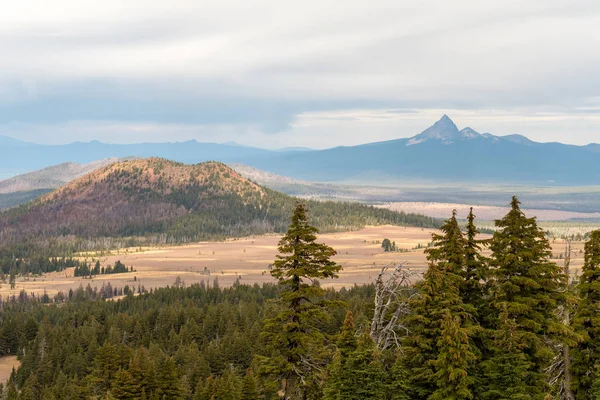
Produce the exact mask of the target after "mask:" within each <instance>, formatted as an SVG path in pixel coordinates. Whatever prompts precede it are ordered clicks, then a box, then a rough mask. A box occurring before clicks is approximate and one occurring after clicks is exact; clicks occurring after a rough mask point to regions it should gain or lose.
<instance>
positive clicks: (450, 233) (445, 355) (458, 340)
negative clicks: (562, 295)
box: [406, 211, 479, 400]
mask: <svg viewBox="0 0 600 400" xmlns="http://www.w3.org/2000/svg"><path fill="white" fill-rule="evenodd" d="M441 230H442V235H438V234H435V235H433V241H434V245H435V247H433V248H431V249H428V250H427V251H426V252H427V258H428V260H429V262H430V264H429V268H428V270H427V272H426V273H425V275H424V277H423V280H422V281H421V282H419V283H418V284H417V288H418V289H419V291H420V297H419V298H417V299H416V300H415V301H413V302H412V308H413V311H414V314H413V317H412V320H411V328H412V335H411V336H409V338H408V339H407V343H406V344H407V347H406V354H407V363H408V367H409V368H410V369H411V372H412V375H411V378H412V383H413V389H414V393H413V398H415V399H432V400H438V399H440V400H441V399H453V400H459V399H471V398H472V397H473V395H472V388H471V386H472V384H473V377H472V376H471V375H470V369H471V368H472V366H473V363H474V362H475V359H476V355H475V354H476V352H475V349H474V348H473V345H472V341H471V337H473V336H474V335H475V333H476V332H477V331H478V330H479V327H478V326H477V325H476V324H474V319H473V315H472V307H470V306H468V305H466V304H465V303H463V301H462V298H461V292H462V290H464V288H465V279H464V271H465V264H466V255H465V248H466V240H465V238H464V236H463V234H462V232H461V230H460V226H459V225H458V221H457V220H456V211H454V212H453V214H452V217H451V218H450V219H449V220H447V221H446V222H445V223H444V225H443V226H442V228H441Z"/></svg>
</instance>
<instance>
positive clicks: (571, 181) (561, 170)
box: [0, 115, 600, 186]
mask: <svg viewBox="0 0 600 400" xmlns="http://www.w3.org/2000/svg"><path fill="white" fill-rule="evenodd" d="M0 150H1V152H2V153H1V155H2V157H0V172H1V171H2V170H3V169H4V170H5V171H8V170H10V171H15V170H17V171H23V172H25V171H33V170H36V169H40V168H44V167H48V166H51V165H55V164H60V163H64V162H74V163H84V164H85V163H89V162H92V161H95V160H99V159H105V158H111V157H118V158H123V157H132V156H134V157H153V156H156V157H164V158H168V159H172V160H176V161H179V162H183V163H188V164H192V163H199V162H203V161H208V160H216V161H221V162H224V163H238V164H245V165H249V166H252V167H255V168H259V169H261V170H264V171H268V172H272V173H275V174H278V175H283V176H288V177H291V178H294V179H300V180H308V181H319V182H357V183H369V184H372V183H375V182H386V181H388V182H389V181H392V182H398V181H399V180H402V181H413V182H415V181H421V180H425V181H428V182H435V181H437V182H442V181H443V182H478V183H511V184H536V185H545V184H552V185H564V186H569V185H571V186H572V185H600V145H599V144H590V145H587V146H574V145H566V144H561V143H537V142H534V141H532V140H530V139H528V138H526V137H525V136H521V135H508V136H495V135H492V134H489V133H483V134H481V133H478V132H477V131H475V130H474V129H471V128H468V127H467V128H464V129H461V130H459V129H458V128H457V126H456V125H455V124H454V122H452V120H451V119H450V118H449V117H448V116H446V115H444V116H443V117H442V118H441V119H440V120H439V121H437V122H436V123H435V124H434V125H433V126H431V127H429V128H427V129H426V130H425V131H423V132H422V133H420V134H418V135H416V136H413V137H412V138H406V139H397V140H391V141H385V142H377V143H369V144H364V145H359V146H348V147H345V146H340V147H335V148H331V149H327V150H311V149H304V148H288V149H282V150H277V151H271V150H264V149H259V148H253V147H244V146H239V145H237V144H215V143H199V142H196V141H189V142H181V143H142V144H134V145H111V144H105V143H101V142H97V141H94V142H89V143H81V142H78V143H72V144H68V145H61V146H44V145H38V144H32V143H27V142H20V141H18V140H15V139H11V138H0Z"/></svg>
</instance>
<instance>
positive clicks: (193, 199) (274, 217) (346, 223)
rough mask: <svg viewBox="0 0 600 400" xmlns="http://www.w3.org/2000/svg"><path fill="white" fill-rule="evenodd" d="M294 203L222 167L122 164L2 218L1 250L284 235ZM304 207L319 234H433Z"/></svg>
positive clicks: (338, 206) (356, 213)
mask: <svg viewBox="0 0 600 400" xmlns="http://www.w3.org/2000/svg"><path fill="white" fill-rule="evenodd" d="M296 202H297V199H295V198H293V197H290V196H287V195H285V194H282V193H279V192H276V191H273V190H270V189H267V188H264V187H261V186H258V185H256V184H254V183H252V182H250V181H248V180H247V179H245V178H243V177H241V176H240V175H238V174H237V173H236V172H235V171H233V170H232V169H230V168H228V167H227V166H225V165H224V164H220V163H214V162H213V163H202V164H198V165H183V164H178V163H173V162H170V161H167V160H162V159H148V160H134V161H127V162H123V163H117V164H114V165H112V166H109V167H107V168H105V169H103V170H100V171H97V172H94V173H92V174H91V175H88V176H86V177H84V178H82V179H80V180H78V181H76V182H74V183H72V184H70V185H67V186H66V187H64V188H61V189H59V190H57V191H56V192H53V193H51V194H49V195H46V196H44V197H43V198H42V199H40V200H38V201H35V202H33V203H30V204H27V205H24V206H21V207H19V208H16V209H12V210H9V211H6V212H4V213H3V214H1V215H0V247H3V248H4V250H2V251H4V252H5V253H8V254H10V255H16V256H18V257H28V256H30V254H31V253H37V252H39V251H42V250H48V249H50V254H51V255H53V254H54V255H55V254H68V253H69V252H74V251H83V250H101V249H108V248H114V247H121V246H139V245H143V244H176V243H184V242H189V241H198V240H212V239H223V238H227V237H240V236H246V235H251V234H262V233H267V232H284V231H285V229H286V228H287V225H288V217H289V215H290V213H291V212H292V210H293V208H294V206H295V204H296ZM307 204H308V206H309V207H310V208H311V211H312V219H313V223H314V224H315V226H317V227H318V228H320V229H321V230H322V231H343V230H353V229H359V228H361V227H364V226H365V225H379V224H395V225H405V226H418V227H429V228H431V227H438V226H439V223H438V221H437V220H435V219H433V218H429V217H425V216H422V215H417V214H405V213H397V212H393V211H389V210H384V209H380V208H375V207H371V206H367V205H363V204H358V203H347V202H331V201H329V202H319V201H308V202H307ZM0 250H1V249H0Z"/></svg>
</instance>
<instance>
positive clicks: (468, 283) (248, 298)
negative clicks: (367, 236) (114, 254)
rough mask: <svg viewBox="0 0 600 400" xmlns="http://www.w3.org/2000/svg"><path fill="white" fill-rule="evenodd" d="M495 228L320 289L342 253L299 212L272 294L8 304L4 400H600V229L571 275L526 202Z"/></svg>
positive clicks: (3, 326)
mask: <svg viewBox="0 0 600 400" xmlns="http://www.w3.org/2000/svg"><path fill="white" fill-rule="evenodd" d="M496 228H497V229H496V231H495V233H494V234H493V236H492V238H491V239H486V240H481V239H479V232H478V229H477V226H476V219H475V216H474V215H473V213H472V212H471V214H470V215H469V217H468V220H467V224H466V226H461V225H460V224H459V221H458V220H457V218H456V215H455V214H454V215H452V216H450V218H449V219H448V220H446V221H445V222H444V224H443V226H442V227H441V230H440V231H439V234H435V235H434V236H433V238H432V243H433V244H432V246H430V247H429V248H427V250H426V254H427V259H428V262H429V266H428V269H427V271H426V272H425V273H424V274H423V275H422V276H418V275H417V274H416V273H415V272H414V271H411V270H410V269H409V268H407V267H406V266H404V265H388V266H386V267H385V268H383V269H382V271H381V273H380V275H379V276H378V278H377V280H376V281H375V282H373V283H372V284H369V285H361V286H354V287H349V288H343V289H341V290H333V289H324V288H322V287H321V283H322V282H324V281H326V280H335V279H336V277H337V276H338V274H339V273H340V270H341V267H340V266H339V265H337V264H336V263H335V262H334V261H333V257H334V256H335V254H336V250H335V249H333V248H331V247H329V246H327V245H325V244H322V243H320V242H319V240H318V230H317V229H316V228H315V227H313V226H312V225H311V224H310V220H309V210H308V209H307V207H306V206H305V205H303V204H298V205H297V206H296V208H295V210H294V212H293V214H292V217H291V223H290V225H289V229H288V231H287V233H286V234H285V235H284V236H283V237H282V239H281V240H280V242H279V247H278V251H279V255H278V256H277V259H276V260H275V261H274V263H273V268H272V270H271V274H272V276H273V277H274V278H275V283H268V284H263V285H262V286H259V285H257V284H255V285H253V286H251V285H245V284H242V283H241V282H238V283H236V284H235V285H234V286H233V287H228V288H225V287H220V286H219V282H218V278H215V279H214V280H212V281H209V282H207V283H206V284H194V285H191V286H189V287H185V286H184V285H180V284H176V285H173V286H170V287H166V288H160V289H152V290H149V291H147V290H145V289H144V290H138V291H136V290H135V287H134V288H133V290H131V289H129V288H127V289H126V290H125V291H124V292H122V291H121V292H119V294H121V293H122V294H123V296H122V297H121V298H120V299H117V300H111V299H109V298H107V296H103V295H102V293H97V292H94V291H92V290H89V288H87V289H86V288H83V287H80V288H79V289H78V290H75V291H71V292H70V293H68V294H65V295H62V296H55V297H54V298H48V297H47V296H46V297H45V298H43V299H41V298H36V297H30V296H28V295H27V294H25V293H22V294H21V296H18V297H13V298H10V299H7V300H6V301H3V302H2V304H1V312H0V355H2V356H7V355H14V356H17V357H18V359H19V360H20V363H21V364H20V367H19V368H18V369H16V370H13V373H12V374H11V376H10V379H9V380H8V382H7V383H6V384H4V385H2V388H1V390H0V396H1V398H2V399H7V400H17V399H24V400H25V399H27V400H29V399H105V400H107V399H161V400H162V399H182V400H183V399H189V400H192V399H193V400H251V399H252V400H253V399H289V400H309V399H310V400H313V399H314V400H317V399H326V400H342V399H357V400H358V399H381V400H384V399H395V400H410V399H419V400H421V399H422V400H444V399H454V400H461V399H464V400H467V399H482V400H488V399H489V400H501V399H506V400H509V399H523V400H524V399H531V400H537V399H539V400H546V399H577V400H579V399H584V400H594V399H599V398H600V362H599V360H600V231H595V232H593V233H592V234H591V235H590V237H589V240H588V241H587V243H586V244H585V264H584V266H583V269H582V272H581V274H580V275H579V276H575V275H573V274H571V273H570V270H569V257H568V255H567V256H566V257H565V259H564V260H563V263H562V264H561V265H558V264H556V263H555V262H552V261H550V256H551V252H550V247H549V242H548V239H547V237H546V235H545V233H544V232H543V231H542V230H541V229H540V228H539V227H538V225H537V222H536V219H535V218H528V217H527V216H526V215H525V214H524V213H523V212H522V211H521V208H520V203H519V200H518V199H517V198H513V200H512V203H511V208H510V211H509V212H508V214H506V216H505V217H504V218H502V219H500V220H497V221H496ZM486 249H487V252H486V254H487V255H484V250H486ZM65 263H66V261H65V260H54V261H52V263H51V265H54V264H56V265H63V264H65ZM73 266H74V265H73ZM80 267H81V266H79V265H76V268H80ZM86 268H87V266H86ZM118 268H119V269H120V268H121V267H120V266H119V267H118ZM123 269H124V271H123V272H125V271H126V268H125V267H123ZM88 273H90V272H89V271H85V274H88Z"/></svg>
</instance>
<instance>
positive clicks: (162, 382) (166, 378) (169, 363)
mask: <svg viewBox="0 0 600 400" xmlns="http://www.w3.org/2000/svg"><path fill="white" fill-rule="evenodd" d="M157 383H158V394H159V395H160V396H164V397H166V398H167V399H180V398H181V388H180V386H179V378H178V374H177V370H176V368H175V362H174V361H173V359H172V358H171V357H169V358H167V359H165V360H164V361H163V362H162V365H161V368H160V373H159V374H158V382H157Z"/></svg>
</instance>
